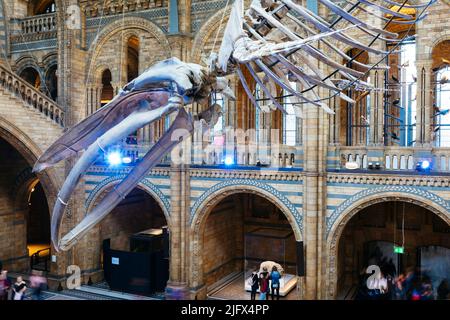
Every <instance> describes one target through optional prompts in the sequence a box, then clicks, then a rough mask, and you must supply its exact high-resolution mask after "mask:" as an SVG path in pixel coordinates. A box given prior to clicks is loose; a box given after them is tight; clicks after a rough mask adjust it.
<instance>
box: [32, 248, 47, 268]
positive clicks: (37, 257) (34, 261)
mask: <svg viewBox="0 0 450 320" xmlns="http://www.w3.org/2000/svg"><path fill="white" fill-rule="evenodd" d="M50 249H51V248H50V247H48V248H44V249H41V250H38V251H36V252H35V253H33V254H32V255H31V258H30V268H31V269H36V265H38V264H39V263H40V262H41V258H44V270H43V271H48V260H49V257H50ZM44 251H48V254H46V255H42V256H41V252H44Z"/></svg>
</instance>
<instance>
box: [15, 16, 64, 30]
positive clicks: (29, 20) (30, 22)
mask: <svg viewBox="0 0 450 320" xmlns="http://www.w3.org/2000/svg"><path fill="white" fill-rule="evenodd" d="M20 26H21V29H22V33H23V34H33V33H41V32H52V31H56V29H57V28H56V14H55V13H48V14H41V15H37V16H32V17H26V18H23V19H20Z"/></svg>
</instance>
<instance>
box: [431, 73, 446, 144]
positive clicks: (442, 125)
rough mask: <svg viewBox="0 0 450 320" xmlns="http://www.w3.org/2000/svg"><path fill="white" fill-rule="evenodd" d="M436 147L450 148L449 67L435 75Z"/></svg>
mask: <svg viewBox="0 0 450 320" xmlns="http://www.w3.org/2000/svg"><path fill="white" fill-rule="evenodd" d="M434 110H435V114H434V117H435V118H436V128H435V131H436V132H437V136H436V146H438V147H450V67H449V66H446V67H444V68H441V69H440V70H439V71H438V72H437V73H436V104H435V108H434Z"/></svg>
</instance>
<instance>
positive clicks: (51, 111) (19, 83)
mask: <svg viewBox="0 0 450 320" xmlns="http://www.w3.org/2000/svg"><path fill="white" fill-rule="evenodd" d="M0 89H4V90H7V91H9V92H11V93H12V94H13V95H14V96H15V97H17V98H18V99H21V100H22V101H23V102H24V103H25V104H26V105H28V106H29V107H31V108H33V109H35V110H36V111H38V112H40V113H41V114H43V115H44V116H45V117H47V118H49V119H51V120H52V121H54V122H55V123H57V124H58V125H60V126H64V112H63V110H62V108H61V107H60V106H58V105H57V104H56V103H55V102H54V101H53V100H51V99H50V98H48V97H47V96H45V95H44V94H43V93H42V92H40V91H38V90H37V89H36V88H34V87H33V86H32V85H30V84H29V83H28V82H26V81H25V80H23V79H22V78H20V77H19V76H17V75H15V74H14V73H12V72H10V71H9V70H7V69H6V68H4V67H3V66H0Z"/></svg>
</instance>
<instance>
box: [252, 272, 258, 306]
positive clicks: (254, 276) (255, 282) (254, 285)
mask: <svg viewBox="0 0 450 320" xmlns="http://www.w3.org/2000/svg"><path fill="white" fill-rule="evenodd" d="M250 287H251V290H252V291H251V294H250V299H251V300H256V291H258V288H259V283H258V272H257V271H254V272H253V273H252V277H251V279H250Z"/></svg>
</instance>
